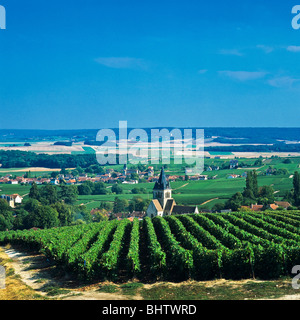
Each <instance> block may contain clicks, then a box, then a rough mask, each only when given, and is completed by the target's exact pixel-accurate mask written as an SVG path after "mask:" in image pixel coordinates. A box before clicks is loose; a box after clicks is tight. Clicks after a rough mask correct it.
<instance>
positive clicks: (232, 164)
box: [229, 159, 239, 169]
mask: <svg viewBox="0 0 300 320" xmlns="http://www.w3.org/2000/svg"><path fill="white" fill-rule="evenodd" d="M229 166H230V169H237V168H238V166H239V162H238V160H235V159H231V160H230V162H229Z"/></svg>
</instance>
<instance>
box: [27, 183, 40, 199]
mask: <svg viewBox="0 0 300 320" xmlns="http://www.w3.org/2000/svg"><path fill="white" fill-rule="evenodd" d="M29 198H31V199H36V200H39V198H40V193H39V190H38V187H37V185H36V183H35V182H33V184H32V186H31V188H30V191H29Z"/></svg>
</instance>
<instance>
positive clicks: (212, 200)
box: [200, 198, 219, 206]
mask: <svg viewBox="0 0 300 320" xmlns="http://www.w3.org/2000/svg"><path fill="white" fill-rule="evenodd" d="M218 199H219V198H213V199H210V200H207V201H205V202H203V203H201V204H200V206H203V205H205V204H207V203H209V202H211V201H214V200H218Z"/></svg>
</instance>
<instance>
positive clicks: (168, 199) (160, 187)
mask: <svg viewBox="0 0 300 320" xmlns="http://www.w3.org/2000/svg"><path fill="white" fill-rule="evenodd" d="M188 213H199V211H198V208H197V207H191V206H178V205H176V202H175V200H174V199H173V198H172V189H171V187H170V183H169V181H168V180H167V178H166V175H165V171H164V168H162V169H161V172H160V175H159V178H158V180H157V182H156V183H155V185H154V188H153V200H152V201H151V202H150V204H149V207H148V209H147V211H146V215H147V217H150V218H153V217H156V216H161V217H162V216H165V215H171V214H188Z"/></svg>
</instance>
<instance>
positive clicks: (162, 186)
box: [153, 167, 170, 190]
mask: <svg viewBox="0 0 300 320" xmlns="http://www.w3.org/2000/svg"><path fill="white" fill-rule="evenodd" d="M166 189H170V183H169V181H168V180H167V178H166V175H165V170H164V167H162V168H161V172H160V175H159V178H158V180H157V182H156V183H155V185H154V189H153V190H166Z"/></svg>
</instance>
